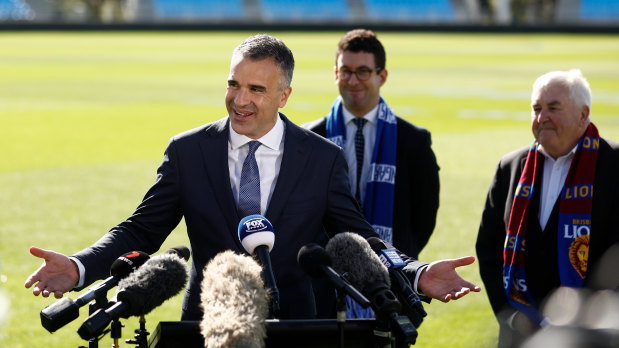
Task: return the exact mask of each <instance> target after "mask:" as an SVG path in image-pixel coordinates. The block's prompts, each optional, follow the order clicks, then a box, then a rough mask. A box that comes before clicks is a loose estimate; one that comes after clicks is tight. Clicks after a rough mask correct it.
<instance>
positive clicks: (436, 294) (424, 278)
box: [417, 256, 481, 302]
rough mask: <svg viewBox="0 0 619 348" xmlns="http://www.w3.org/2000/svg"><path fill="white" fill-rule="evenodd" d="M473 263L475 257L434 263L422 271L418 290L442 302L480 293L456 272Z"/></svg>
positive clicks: (476, 287)
mask: <svg viewBox="0 0 619 348" xmlns="http://www.w3.org/2000/svg"><path fill="white" fill-rule="evenodd" d="M473 262H475V257H474V256H465V257H460V258H457V259H450V260H438V261H434V262H432V263H431V264H429V265H428V267H426V268H425V269H424V270H423V271H422V272H423V273H421V276H419V281H418V283H417V288H418V289H419V290H421V291H422V292H423V293H424V294H425V295H426V296H429V297H432V298H434V299H437V300H439V301H441V302H449V301H451V300H452V299H454V300H457V299H459V298H461V297H462V296H464V295H466V294H468V293H469V292H471V291H474V292H480V291H481V288H480V287H479V286H477V285H475V284H473V283H471V282H469V281H466V280H465V279H463V278H462V277H460V276H459V275H458V273H457V272H456V268H457V267H462V266H467V265H470V264H472V263H473Z"/></svg>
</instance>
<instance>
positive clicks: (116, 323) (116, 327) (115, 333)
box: [110, 319, 124, 348]
mask: <svg viewBox="0 0 619 348" xmlns="http://www.w3.org/2000/svg"><path fill="white" fill-rule="evenodd" d="M123 326H124V325H123V324H121V323H120V320H118V319H114V320H112V324H111V325H110V337H111V338H112V339H113V340H114V343H113V344H112V348H119V347H120V346H119V345H118V339H119V338H120V337H121V331H122V328H123Z"/></svg>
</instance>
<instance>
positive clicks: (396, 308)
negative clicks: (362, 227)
mask: <svg viewBox="0 0 619 348" xmlns="http://www.w3.org/2000/svg"><path fill="white" fill-rule="evenodd" d="M326 250H327V253H328V254H329V255H330V256H331V258H332V259H333V269H335V270H336V271H337V272H339V273H341V274H343V276H344V277H346V278H347V279H348V281H350V283H351V284H352V285H353V286H355V287H356V288H358V289H360V290H361V293H363V294H364V295H365V296H367V297H368V298H369V299H370V303H371V306H372V309H373V310H374V312H375V313H376V319H377V324H378V325H380V326H381V329H386V330H387V331H390V330H391V329H392V328H394V329H395V333H396V335H397V336H398V337H401V338H402V339H403V341H404V342H407V343H414V342H415V340H416V339H417V330H416V329H415V326H414V325H413V324H412V323H411V322H410V320H409V319H408V317H406V316H404V315H399V314H398V313H399V312H400V310H401V309H402V304H401V303H400V301H398V299H397V298H396V295H395V294H394V293H393V292H392V291H391V290H390V287H391V281H390V280H389V273H388V272H387V269H386V268H385V266H383V264H382V263H381V262H380V260H379V259H378V256H376V254H375V253H374V252H373V251H372V248H371V247H370V245H369V244H368V242H367V241H366V240H365V239H364V238H363V237H361V236H360V235H358V234H356V233H350V232H344V233H338V234H337V235H335V236H334V237H333V238H331V239H330V240H329V242H328V243H327V246H326ZM382 326H384V327H382Z"/></svg>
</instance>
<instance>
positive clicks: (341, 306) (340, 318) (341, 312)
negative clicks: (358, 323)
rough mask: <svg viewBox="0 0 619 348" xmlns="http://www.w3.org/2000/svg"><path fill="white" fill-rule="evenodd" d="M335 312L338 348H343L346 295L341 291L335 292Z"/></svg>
mask: <svg viewBox="0 0 619 348" xmlns="http://www.w3.org/2000/svg"><path fill="white" fill-rule="evenodd" d="M335 310H336V313H337V319H336V321H337V331H338V333H339V342H338V344H337V346H338V348H344V323H346V294H344V292H343V291H338V292H337V299H336V302H335Z"/></svg>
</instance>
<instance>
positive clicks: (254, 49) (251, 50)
mask: <svg viewBox="0 0 619 348" xmlns="http://www.w3.org/2000/svg"><path fill="white" fill-rule="evenodd" d="M232 54H233V55H235V54H241V55H242V56H243V57H244V58H249V59H251V60H263V59H267V58H271V59H273V60H274V61H275V65H277V67H278V68H279V69H280V70H281V72H282V75H283V76H282V77H284V78H285V79H284V80H283V81H281V85H282V86H281V87H282V88H284V87H288V86H290V84H291V82H292V73H293V72H294V57H293V56H292V51H290V49H289V48H288V47H287V46H286V44H284V42H283V41H282V40H280V39H278V38H276V37H273V36H271V35H266V34H258V35H254V36H250V37H248V38H247V39H245V40H243V42H241V43H240V44H239V45H238V46H236V48H235V49H234V51H233V52H232Z"/></svg>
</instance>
